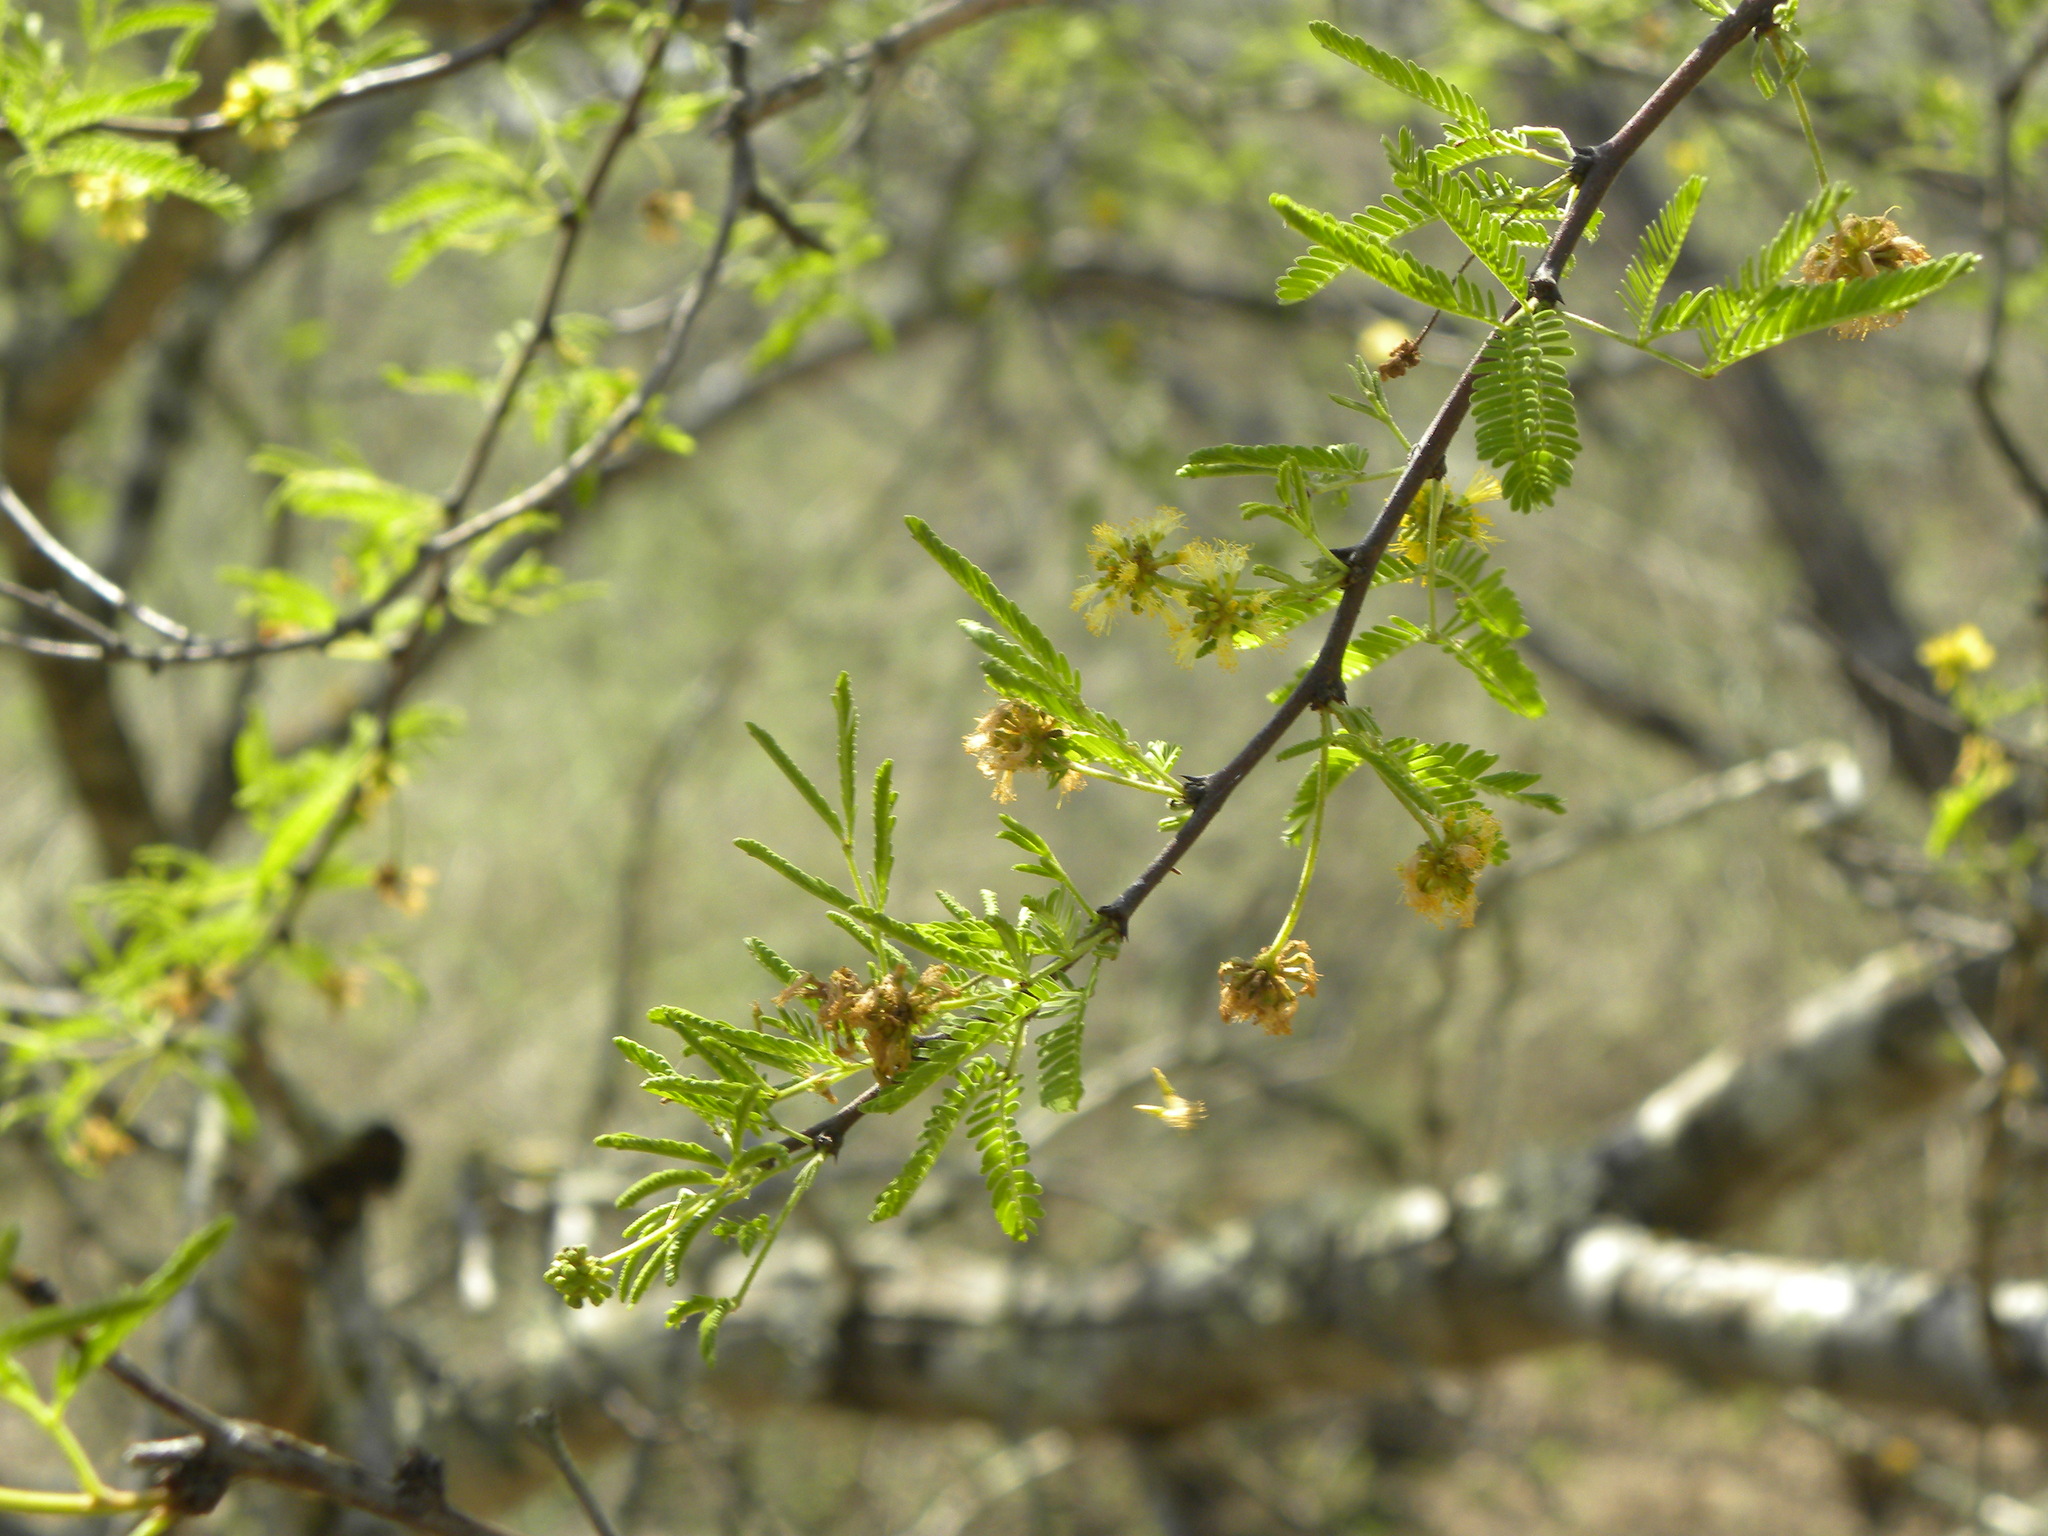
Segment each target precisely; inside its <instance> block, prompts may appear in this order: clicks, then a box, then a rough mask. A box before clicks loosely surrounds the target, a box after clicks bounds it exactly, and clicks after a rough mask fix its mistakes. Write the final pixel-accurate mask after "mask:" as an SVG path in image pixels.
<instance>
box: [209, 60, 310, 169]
mask: <svg viewBox="0 0 2048 1536" xmlns="http://www.w3.org/2000/svg"><path fill="white" fill-rule="evenodd" d="M298 94H299V72H298V71H297V70H296V69H294V68H293V67H292V65H291V61H290V60H288V59H258V60H257V61H256V62H255V63H254V64H251V65H249V66H248V67H247V68H245V69H242V70H239V71H237V72H236V74H235V76H234V78H232V79H231V80H229V81H228V84H227V89H226V90H225V91H224V92H223V93H222V94H221V101H220V115H221V117H222V118H223V119H224V120H225V121H227V122H230V123H233V124H234V125H235V127H236V129H237V131H238V132H240V134H241V135H242V137H243V138H244V139H245V140H247V141H248V144H249V147H250V148H252V149H283V148H284V147H285V145H287V144H289V143H291V141H292V138H293V136H294V135H296V134H297V133H298V131H299V123H298V116H299V102H298Z"/></svg>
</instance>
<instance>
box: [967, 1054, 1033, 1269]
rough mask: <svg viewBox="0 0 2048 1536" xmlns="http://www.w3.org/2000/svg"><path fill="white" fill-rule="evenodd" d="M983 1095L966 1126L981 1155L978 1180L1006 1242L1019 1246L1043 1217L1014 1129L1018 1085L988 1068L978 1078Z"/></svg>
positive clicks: (1021, 1140)
mask: <svg viewBox="0 0 2048 1536" xmlns="http://www.w3.org/2000/svg"><path fill="white" fill-rule="evenodd" d="M980 1077H981V1080H982V1081H984V1082H986V1083H988V1085H989V1086H988V1088H987V1090H986V1091H985V1092H984V1093H983V1094H982V1096H981V1097H980V1098H979V1099H978V1100H976V1102H975V1104H974V1107H973V1111H972V1113H971V1114H970V1116H969V1118H968V1122H967V1129H968V1132H969V1134H970V1135H972V1136H973V1137H974V1143H975V1145H976V1146H978V1147H979V1148H980V1149H981V1177H982V1182H983V1183H985V1184H986V1185H987V1186H988V1197H989V1205H990V1207H991V1208H992V1209H993V1210H994V1211H995V1214H996V1223H997V1225H999V1226H1000V1227H1002V1229H1003V1232H1004V1234H1005V1235H1006V1236H1008V1237H1011V1238H1014V1239H1016V1240H1017V1241H1018V1242H1020V1243H1021V1242H1023V1241H1024V1240H1025V1239H1026V1238H1028V1237H1029V1236H1031V1234H1032V1231H1033V1230H1034V1229H1035V1228H1036V1227H1037V1225H1038V1221H1039V1218H1040V1217H1041V1216H1043V1215H1044V1214H1045V1212H1044V1208H1043V1207H1042V1206H1041V1205H1040V1204H1039V1201H1038V1197H1039V1195H1040V1193H1041V1192H1042V1191H1041V1190H1040V1188H1039V1183H1038V1180H1037V1179H1036V1178H1034V1177H1033V1176H1032V1174H1031V1170H1030V1168H1029V1166H1028V1164H1029V1163H1030V1161H1031V1149H1030V1148H1029V1147H1028V1146H1026V1145H1025V1144H1024V1138H1023V1136H1022V1135H1021V1134H1020V1133H1019V1132H1018V1129H1017V1099H1018V1088H1017V1080H1016V1079H1015V1078H1012V1077H1006V1076H1005V1075H1003V1072H1002V1069H1001V1068H1000V1067H998V1066H996V1064H995V1063H994V1062H989V1063H988V1064H987V1067H986V1069H985V1070H984V1071H983V1072H982V1073H981V1074H980Z"/></svg>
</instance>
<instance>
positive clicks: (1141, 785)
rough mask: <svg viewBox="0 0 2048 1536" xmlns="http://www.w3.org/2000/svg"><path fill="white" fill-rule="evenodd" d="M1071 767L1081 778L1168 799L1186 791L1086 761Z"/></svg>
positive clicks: (1176, 798)
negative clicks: (1088, 763) (1121, 786)
mask: <svg viewBox="0 0 2048 1536" xmlns="http://www.w3.org/2000/svg"><path fill="white" fill-rule="evenodd" d="M1072 767H1073V770H1074V772H1076V773H1078V774H1080V775H1081V776H1082V777H1083V778H1089V779H1099V780H1100V781H1101V782H1103V783H1104V784H1121V785H1123V787H1124V788H1126V789H1142V790H1143V791H1145V793H1146V794H1148V795H1164V796H1166V798H1167V799H1169V800H1178V799H1179V798H1180V797H1181V796H1182V795H1183V794H1185V793H1186V791H1185V790H1183V789H1181V788H1180V787H1179V786H1178V785H1168V784H1148V783H1146V782H1145V781H1144V780H1143V779H1131V778H1126V777H1125V776H1124V775H1123V774H1120V773H1112V772H1110V771H1109V770H1108V769H1107V768H1091V767H1089V766H1088V765H1087V764H1086V763H1075V764H1073V765H1072ZM1068 889H1069V890H1072V889H1073V887H1072V886H1071V885H1069V887H1068ZM1074 894H1075V895H1077V896H1078V895H1080V892H1078V891H1075V892H1074Z"/></svg>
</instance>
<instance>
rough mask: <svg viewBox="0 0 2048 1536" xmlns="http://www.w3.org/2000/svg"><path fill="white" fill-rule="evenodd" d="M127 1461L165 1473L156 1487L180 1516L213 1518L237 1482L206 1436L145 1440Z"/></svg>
mask: <svg viewBox="0 0 2048 1536" xmlns="http://www.w3.org/2000/svg"><path fill="white" fill-rule="evenodd" d="M126 1459H127V1460H128V1461H130V1462H132V1463H133V1464H134V1465H136V1466H142V1467H160V1468H164V1469H165V1471H164V1475H163V1476H162V1477H160V1478H158V1479H157V1486H158V1487H159V1488H161V1489H163V1491H164V1501H165V1503H166V1504H167V1505H168V1506H169V1508H170V1509H171V1511H172V1512H173V1513H175V1514H178V1515H210V1514H212V1513H213V1511H214V1510H215V1509H216V1508H217V1507H218V1506H219V1504H220V1501H221V1500H222V1499H224V1498H226V1497H227V1493H228V1489H229V1488H230V1487H231V1486H232V1485H233V1483H234V1481H235V1474H234V1472H233V1470H232V1469H231V1468H230V1467H229V1466H228V1464H227V1463H226V1462H225V1461H224V1460H222V1459H221V1457H219V1456H218V1455H216V1454H215V1452H214V1447H213V1443H212V1442H211V1441H209V1440H208V1439H206V1437H205V1436H203V1435H179V1436H178V1437H177V1438H176V1439H174V1440H145V1441H143V1442H142V1443H141V1444H139V1445H133V1446H130V1447H129V1448H128V1451H127V1455H126Z"/></svg>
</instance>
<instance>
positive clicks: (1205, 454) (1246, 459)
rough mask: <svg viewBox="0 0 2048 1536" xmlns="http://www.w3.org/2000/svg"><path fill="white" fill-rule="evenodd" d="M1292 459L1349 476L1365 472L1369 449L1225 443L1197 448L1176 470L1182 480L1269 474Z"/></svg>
mask: <svg viewBox="0 0 2048 1536" xmlns="http://www.w3.org/2000/svg"><path fill="white" fill-rule="evenodd" d="M1289 462H1292V463H1295V464H1299V465H1300V466H1301V467H1302V468H1303V469H1305V470H1308V471H1310V472H1311V473H1318V474H1330V475H1338V476H1346V477H1348V476H1351V475H1362V474H1364V473H1365V463H1366V452H1365V450H1364V449H1363V448H1361V447H1360V446H1359V445H1358V444H1356V443H1331V444H1330V445H1329V446H1328V447H1323V448H1310V447H1304V446H1301V445H1298V444H1292V443H1262V444H1259V445H1257V446H1255V447H1254V446H1247V445H1244V444H1240V443H1223V444H1220V445H1218V446H1217V447H1214V448H1198V449H1196V450H1195V451H1194V452H1193V453H1191V454H1189V455H1188V458H1187V462H1186V463H1185V464H1183V465H1181V467H1180V468H1179V469H1177V470H1175V471H1174V473H1175V474H1176V475H1179V476H1180V477H1181V478H1182V479H1183V480H1200V479H1205V478H1209V477H1213V476H1221V475H1270V474H1275V473H1277V472H1278V471H1279V470H1280V468H1281V467H1282V466H1283V465H1285V464H1287V463H1289Z"/></svg>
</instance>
